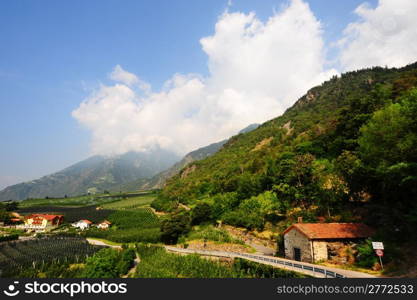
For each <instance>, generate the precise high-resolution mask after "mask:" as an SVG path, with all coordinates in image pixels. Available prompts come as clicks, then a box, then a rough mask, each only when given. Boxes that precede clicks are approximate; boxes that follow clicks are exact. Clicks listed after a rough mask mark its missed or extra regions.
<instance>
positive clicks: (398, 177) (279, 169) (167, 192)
mask: <svg viewBox="0 0 417 300" xmlns="http://www.w3.org/2000/svg"><path fill="white" fill-rule="evenodd" d="M416 86H417V64H413V65H409V66H407V67H405V68H401V69H395V68H393V69H387V68H380V67H377V68H372V69H364V70H360V71H355V72H349V73H345V74H342V75H341V76H339V77H333V78H332V79H330V80H329V81H327V82H325V83H323V84H322V85H321V86H317V87H314V88H312V89H311V90H310V91H308V93H307V94H306V95H305V96H303V97H301V98H300V99H299V100H298V101H297V102H296V103H295V104H294V105H293V106H292V107H291V108H290V109H288V110H287V111H286V112H285V113H284V114H283V115H282V116H280V117H278V118H276V119H273V120H271V121H269V122H266V123H265V124H263V125H261V126H260V127H259V128H257V129H256V130H253V131H251V132H249V133H244V134H239V135H237V136H235V137H233V138H231V139H230V140H229V141H228V142H227V143H226V144H225V145H224V146H223V147H222V149H221V150H220V151H219V152H217V153H216V154H214V155H213V156H210V157H209V158H207V159H204V160H201V161H197V162H192V163H190V164H188V165H187V166H186V167H185V168H183V169H182V170H181V172H180V173H179V174H178V175H176V176H174V177H173V178H171V179H170V180H169V181H168V182H167V185H166V187H165V188H164V189H163V191H162V192H161V194H160V196H159V197H158V199H157V200H155V201H154V202H153V204H152V206H153V207H154V208H156V209H158V210H165V211H173V210H175V208H176V207H178V206H179V204H180V203H181V204H185V205H187V206H190V207H191V208H193V210H192V211H191V215H193V214H194V215H196V214H198V212H201V211H203V212H204V213H203V214H201V215H202V216H203V218H202V219H200V221H211V222H215V221H216V220H222V221H223V222H224V223H228V224H231V225H237V226H243V227H247V228H249V229H255V228H256V229H263V228H264V227H265V226H269V225H271V224H272V225H274V224H275V225H277V224H278V225H277V226H281V227H282V228H284V227H285V226H287V225H288V224H291V223H293V222H295V221H296V220H297V218H298V217H303V219H304V220H305V221H310V222H316V221H317V220H318V218H320V219H325V220H327V221H363V222H365V223H368V224H370V225H372V226H374V227H375V228H378V229H379V230H380V232H382V233H383V234H384V236H387V237H389V236H391V237H395V238H396V239H400V238H403V239H407V238H409V237H410V235H414V236H415V235H416V231H415V228H417V202H416V199H417V152H416V151H417V150H416V149H417V89H416V88H415V87H416ZM275 229H277V228H275ZM278 229H279V228H278Z"/></svg>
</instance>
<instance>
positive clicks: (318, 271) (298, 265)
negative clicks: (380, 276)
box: [165, 246, 376, 278]
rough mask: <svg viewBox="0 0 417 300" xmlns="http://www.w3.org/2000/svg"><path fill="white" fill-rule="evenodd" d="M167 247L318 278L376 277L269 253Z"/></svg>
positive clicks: (176, 250) (175, 250) (171, 249)
mask: <svg viewBox="0 0 417 300" xmlns="http://www.w3.org/2000/svg"><path fill="white" fill-rule="evenodd" d="M165 248H166V249H167V250H168V251H171V252H179V253H186V254H191V253H197V254H201V255H208V256H217V257H229V258H235V257H239V258H244V259H247V260H250V261H254V262H257V263H261V264H265V265H271V266H274V267H278V268H281V269H286V270H289V271H295V272H298V273H303V274H306V275H310V276H313V277H318V278H375V277H376V276H373V275H370V274H367V273H362V272H356V271H350V270H343V269H337V268H330V267H324V266H318V265H314V264H310V263H305V262H299V261H294V260H289V259H284V258H280V257H271V256H267V255H259V254H248V253H237V252H224V251H204V250H191V249H183V248H176V247H171V246H165Z"/></svg>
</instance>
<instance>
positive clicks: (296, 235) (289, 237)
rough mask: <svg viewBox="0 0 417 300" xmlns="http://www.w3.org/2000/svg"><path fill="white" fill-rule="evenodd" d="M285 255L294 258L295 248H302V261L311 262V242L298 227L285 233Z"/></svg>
mask: <svg viewBox="0 0 417 300" xmlns="http://www.w3.org/2000/svg"><path fill="white" fill-rule="evenodd" d="M284 247H285V257H286V258H288V259H294V248H299V249H300V250H301V261H304V262H311V261H312V257H311V243H310V241H309V240H308V238H307V237H306V236H305V235H303V234H302V233H301V232H299V231H298V230H297V229H292V230H290V231H289V232H287V233H286V234H285V235H284Z"/></svg>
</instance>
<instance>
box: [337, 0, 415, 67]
mask: <svg viewBox="0 0 417 300" xmlns="http://www.w3.org/2000/svg"><path fill="white" fill-rule="evenodd" d="M355 13H356V14H357V15H358V16H359V17H360V20H359V21H357V22H354V23H351V24H349V26H348V27H347V28H346V29H345V31H344V37H343V39H341V40H340V41H339V45H340V46H341V54H340V62H341V65H342V68H343V69H344V70H354V69H359V68H363V67H372V66H385V65H387V66H388V67H401V66H404V65H406V64H409V63H412V62H415V61H416V60H417V1H415V0H395V1H394V0H380V1H379V2H378V5H377V6H376V7H375V8H372V7H369V5H367V4H362V5H360V6H359V7H358V8H357V9H356V10H355Z"/></svg>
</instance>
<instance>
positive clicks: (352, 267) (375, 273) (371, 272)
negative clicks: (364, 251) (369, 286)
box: [317, 262, 382, 276]
mask: <svg viewBox="0 0 417 300" xmlns="http://www.w3.org/2000/svg"><path fill="white" fill-rule="evenodd" d="M317 264H318V265H322V266H325V267H332V268H339V269H344V270H349V271H356V272H362V273H367V274H370V275H375V276H381V275H382V271H374V270H371V269H366V268H361V267H358V266H355V265H348V264H347V265H339V264H332V263H329V262H320V263H317Z"/></svg>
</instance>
